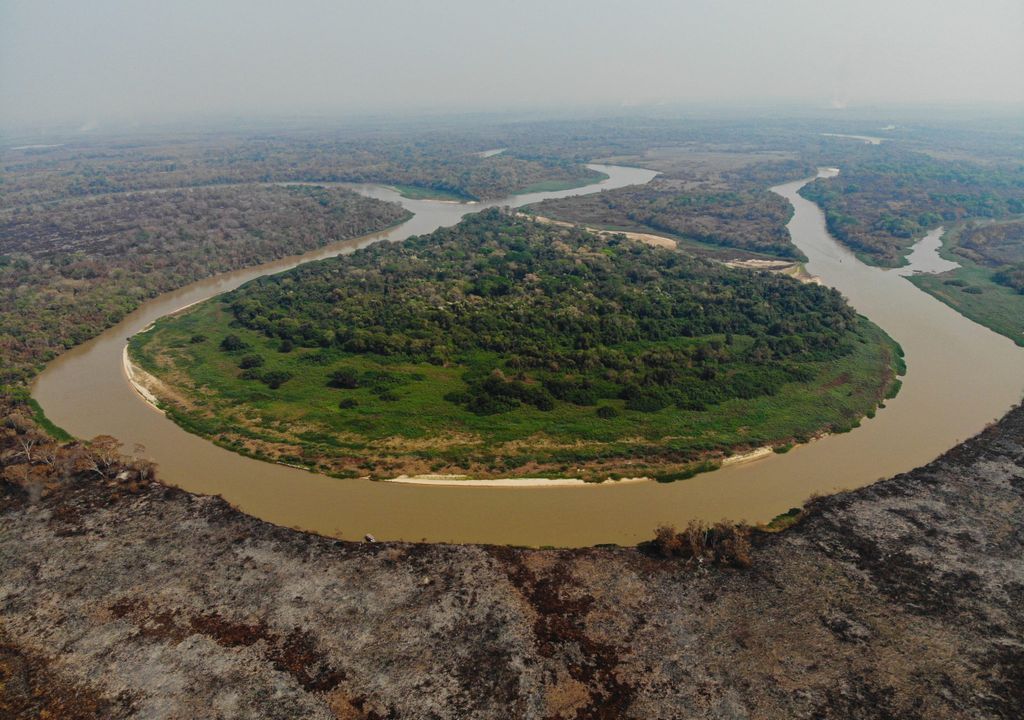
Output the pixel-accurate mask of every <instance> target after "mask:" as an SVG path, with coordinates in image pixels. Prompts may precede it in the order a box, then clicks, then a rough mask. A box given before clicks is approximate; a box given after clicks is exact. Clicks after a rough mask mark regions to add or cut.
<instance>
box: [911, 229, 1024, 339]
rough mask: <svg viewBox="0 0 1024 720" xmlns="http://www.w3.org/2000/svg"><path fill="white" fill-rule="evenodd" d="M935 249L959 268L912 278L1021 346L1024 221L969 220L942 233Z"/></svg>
mask: <svg viewBox="0 0 1024 720" xmlns="http://www.w3.org/2000/svg"><path fill="white" fill-rule="evenodd" d="M939 254H940V255H941V256H942V257H944V258H946V259H947V260H952V261H954V262H957V263H960V267H958V268H955V269H953V270H950V271H948V272H945V273H942V274H939V275H924V274H921V275H912V276H911V277H910V281H911V282H912V283H914V284H915V285H917V286H918V287H919V288H921V289H922V290H924V291H925V292H927V293H929V294H930V295H933V296H934V297H936V298H937V299H939V300H941V301H942V302H944V303H946V304H947V305H949V306H950V307H952V308H953V309H954V310H956V311H957V312H959V313H961V314H962V315H964V316H966V317H969V318H970V319H971V320H973V321H974V322H976V323H978V324H980V325H984V326H985V327H987V328H989V329H991V330H994V331H995V332H997V333H1000V334H1001V335H1005V336H1006V337H1008V338H1010V339H1011V340H1013V341H1014V342H1015V343H1017V344H1018V345H1021V346H1024V285H1021V282H1022V278H1024V271H1022V268H1024V220H1021V219H1013V220H1009V221H1004V222H999V221H996V222H991V221H990V222H975V221H971V222H967V223H963V224H960V225H957V226H955V227H953V228H951V229H950V230H949V231H947V232H946V233H945V234H944V235H943V236H942V247H941V248H940V250H939Z"/></svg>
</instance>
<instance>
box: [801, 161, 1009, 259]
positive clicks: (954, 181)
mask: <svg viewBox="0 0 1024 720" xmlns="http://www.w3.org/2000/svg"><path fill="white" fill-rule="evenodd" d="M800 193H801V195H803V196H804V197H806V198H808V199H810V200H813V201H814V202H816V203H818V204H819V205H820V206H821V207H822V209H823V210H824V211H825V219H826V222H827V224H828V229H829V231H830V232H831V233H832V234H833V235H834V236H835V237H836V238H838V239H839V240H841V241H842V242H843V243H845V244H846V245H848V246H849V247H850V248H852V249H853V250H854V251H855V252H856V253H857V254H858V256H860V257H861V258H862V259H864V260H865V261H866V262H870V263H874V264H877V265H884V266H890V267H898V266H900V265H904V264H906V255H907V253H908V252H909V250H910V247H911V246H912V245H913V244H914V242H915V241H916V240H917V239H919V238H921V237H923V236H924V235H925V234H926V233H927V232H928V231H929V230H931V229H932V228H936V227H938V226H940V225H943V224H949V223H953V222H957V221H961V220H964V219H967V218H1003V217H1007V216H1008V215H1013V214H1020V213H1024V166H1021V165H1020V164H1019V162H1010V163H1004V164H994V163H989V164H980V163H972V162H966V161H960V160H958V161H952V160H942V159H939V158H936V157H932V156H929V155H926V154H924V153H914V152H907V151H904V150H899V149H896V148H893V147H890V146H888V145H879V146H874V147H871V148H870V149H869V150H863V155H861V156H859V157H850V158H847V159H846V161H845V162H844V163H843V164H842V172H841V173H840V175H839V176H838V177H834V178H829V179H825V178H819V179H818V180H815V181H814V182H813V183H810V184H808V185H806V186H805V187H804V188H803V189H802V190H801V191H800Z"/></svg>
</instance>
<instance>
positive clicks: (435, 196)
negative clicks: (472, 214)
mask: <svg viewBox="0 0 1024 720" xmlns="http://www.w3.org/2000/svg"><path fill="white" fill-rule="evenodd" d="M391 187H393V188H394V189H395V190H397V191H398V193H399V194H400V195H401V196H402V197H404V198H409V199H410V200H451V201H455V202H466V201H467V200H476V198H474V197H470V196H469V195H463V194H461V193H457V192H451V191H448V190H438V189H436V188H430V187H423V186H422V185H392V186H391Z"/></svg>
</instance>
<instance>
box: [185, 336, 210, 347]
mask: <svg viewBox="0 0 1024 720" xmlns="http://www.w3.org/2000/svg"><path fill="white" fill-rule="evenodd" d="M188 341H189V342H190V343H192V344H193V345H198V344H199V343H201V342H206V336H205V335H193V336H192V337H190V338H189V339H188Z"/></svg>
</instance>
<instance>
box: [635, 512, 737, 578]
mask: <svg viewBox="0 0 1024 720" xmlns="http://www.w3.org/2000/svg"><path fill="white" fill-rule="evenodd" d="M646 545H647V547H648V548H649V549H650V550H655V551H657V552H658V553H659V554H660V555H661V556H662V557H665V558H673V557H678V558H681V559H683V560H687V561H688V562H692V563H694V564H697V565H703V564H712V565H718V566H720V567H736V568H748V567H750V565H751V563H752V562H753V558H752V557H751V546H750V528H749V527H747V526H746V525H730V524H728V523H725V522H720V523H716V524H715V525H712V526H708V525H706V524H705V523H702V522H700V521H698V520H691V521H690V524H689V525H687V526H686V529H685V530H683V531H682V532H676V529H675V528H674V527H672V526H671V525H662V526H660V527H659V528H658V529H657V530H655V531H654V540H653V541H651V542H650V543H646Z"/></svg>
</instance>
